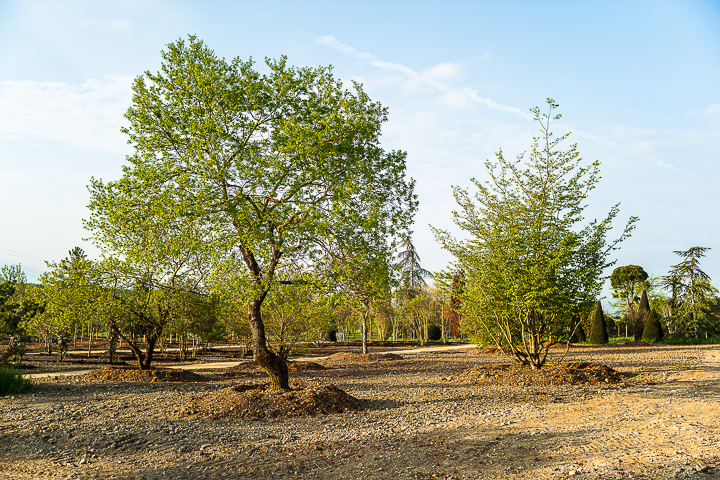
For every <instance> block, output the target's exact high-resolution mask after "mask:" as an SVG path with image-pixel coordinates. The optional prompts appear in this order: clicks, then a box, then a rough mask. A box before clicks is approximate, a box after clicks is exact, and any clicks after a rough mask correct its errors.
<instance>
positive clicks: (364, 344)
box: [360, 315, 368, 355]
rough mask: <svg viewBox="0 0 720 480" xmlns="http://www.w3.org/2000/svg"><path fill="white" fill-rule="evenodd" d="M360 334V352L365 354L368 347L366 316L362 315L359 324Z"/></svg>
mask: <svg viewBox="0 0 720 480" xmlns="http://www.w3.org/2000/svg"><path fill="white" fill-rule="evenodd" d="M360 335H361V336H362V353H363V355H367V353H368V347H367V317H366V316H365V315H363V317H362V325H361V326H360Z"/></svg>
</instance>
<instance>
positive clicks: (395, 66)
mask: <svg viewBox="0 0 720 480" xmlns="http://www.w3.org/2000/svg"><path fill="white" fill-rule="evenodd" d="M317 41H318V42H319V43H322V44H323V45H327V46H329V47H332V48H334V49H336V50H339V51H340V52H342V53H344V54H345V55H349V56H352V57H355V58H358V59H360V60H363V61H365V62H367V63H369V64H370V65H373V66H374V67H378V68H382V69H385V70H391V71H395V72H399V73H401V74H403V75H404V76H405V77H406V78H407V79H408V82H406V84H405V85H404V87H405V88H406V89H410V90H411V92H413V93H414V92H416V91H417V90H418V87H419V86H420V85H425V86H429V87H432V88H434V89H436V90H439V91H440V92H443V93H448V92H456V93H461V94H463V95H465V97H466V98H467V99H468V100H469V101H471V102H474V103H478V104H480V105H483V106H485V107H488V108H491V109H493V110H497V111H500V112H504V113H511V114H513V115H516V116H518V117H520V118H524V119H528V120H529V119H532V115H530V114H529V113H527V112H525V111H523V110H521V109H519V108H516V107H511V106H509V105H503V104H501V103H497V102H495V101H493V100H490V99H488V98H484V97H482V96H481V95H480V94H479V92H478V91H477V90H474V89H472V88H466V87H460V88H458V87H452V86H449V85H447V84H446V83H444V81H447V80H451V79H455V78H457V77H458V76H459V75H460V74H461V73H462V66H460V65H457V64H453V63H443V64H440V65H436V66H434V67H431V68H429V69H426V70H423V71H422V72H416V71H415V70H413V69H412V68H410V67H406V66H405V65H402V64H399V63H393V62H386V61H383V60H379V59H378V58H376V57H375V56H374V55H372V54H371V53H368V52H360V51H358V50H356V49H355V48H353V47H351V46H349V45H345V44H344V43H341V42H339V41H338V40H337V39H336V38H335V37H333V36H331V35H326V36H323V37H320V38H318V39H317ZM453 98H454V99H457V98H458V97H457V96H455V97H453Z"/></svg>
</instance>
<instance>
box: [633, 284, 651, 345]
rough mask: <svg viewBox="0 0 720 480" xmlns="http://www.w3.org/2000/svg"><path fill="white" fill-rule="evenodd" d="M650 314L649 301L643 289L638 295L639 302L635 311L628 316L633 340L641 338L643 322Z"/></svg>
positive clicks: (645, 321)
mask: <svg viewBox="0 0 720 480" xmlns="http://www.w3.org/2000/svg"><path fill="white" fill-rule="evenodd" d="M649 315H650V302H649V301H648V296H647V290H643V292H642V295H641V296H640V304H639V305H638V307H637V309H636V311H635V312H634V313H633V314H632V315H631V316H630V317H629V318H630V325H629V326H630V330H631V332H632V336H633V341H634V342H637V341H640V340H641V339H642V335H643V331H644V330H645V324H646V323H647V319H648V316H649Z"/></svg>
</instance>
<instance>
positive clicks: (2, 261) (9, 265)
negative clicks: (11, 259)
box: [0, 259, 45, 276]
mask: <svg viewBox="0 0 720 480" xmlns="http://www.w3.org/2000/svg"><path fill="white" fill-rule="evenodd" d="M0 263H2V264H3V265H5V266H7V267H12V266H15V264H14V263H8V262H6V261H5V260H3V259H0ZM20 268H21V269H22V270H23V271H25V270H27V271H28V272H30V273H32V274H34V275H36V276H40V275H42V274H43V273H45V272H41V271H40V270H36V269H34V268H30V267H23V266H22V264H20Z"/></svg>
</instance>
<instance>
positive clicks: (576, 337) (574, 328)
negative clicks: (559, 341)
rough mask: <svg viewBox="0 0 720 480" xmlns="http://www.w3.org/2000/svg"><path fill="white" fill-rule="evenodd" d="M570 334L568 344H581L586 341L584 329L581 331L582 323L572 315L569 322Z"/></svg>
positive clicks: (577, 317)
mask: <svg viewBox="0 0 720 480" xmlns="http://www.w3.org/2000/svg"><path fill="white" fill-rule="evenodd" d="M570 332H572V336H571V337H570V343H582V342H584V341H585V340H587V337H586V336H585V329H583V326H582V322H581V321H580V317H579V316H578V315H573V316H572V319H571V320H570Z"/></svg>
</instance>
